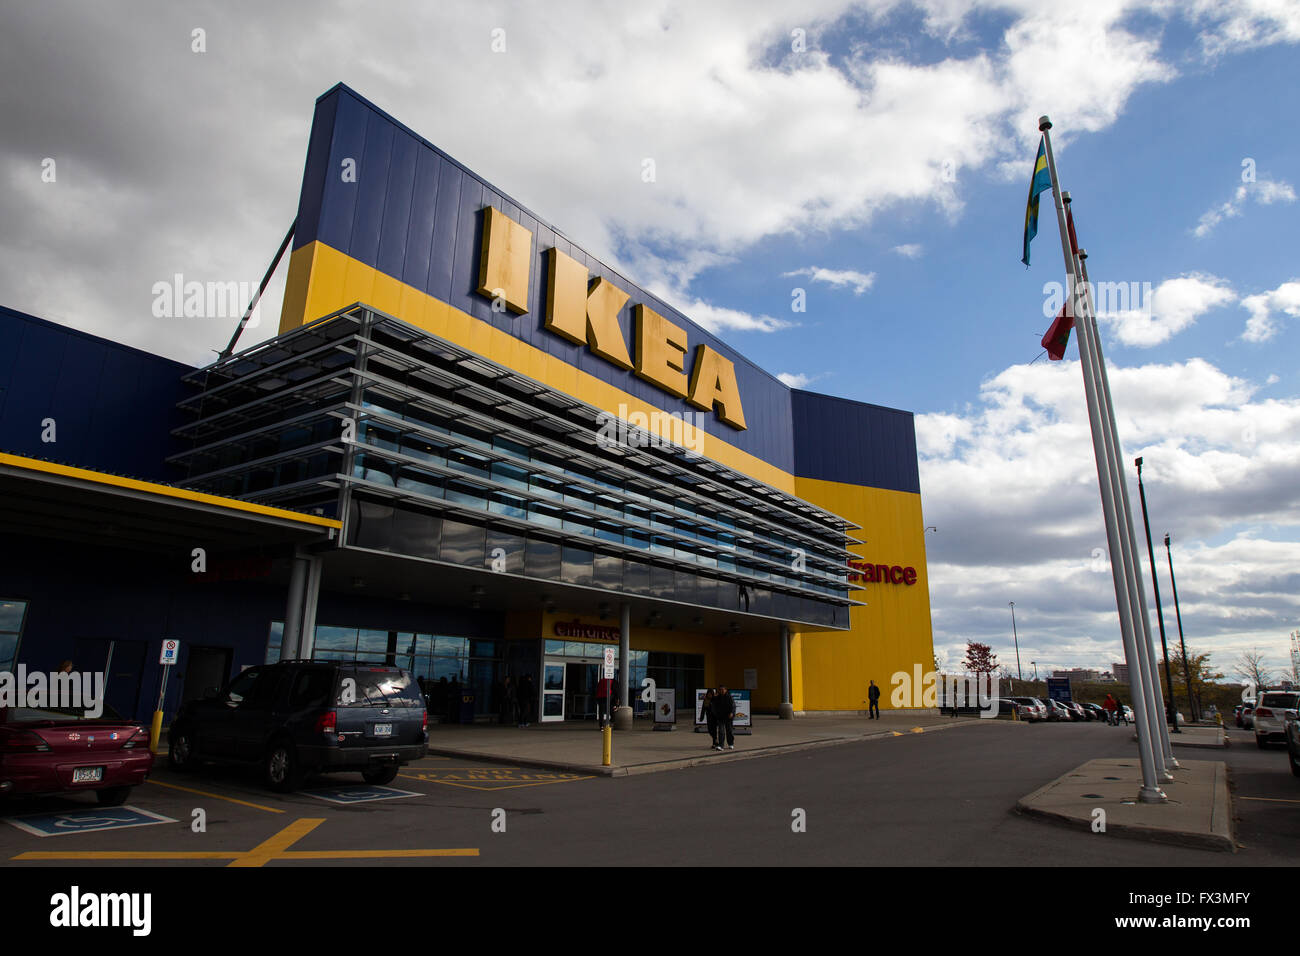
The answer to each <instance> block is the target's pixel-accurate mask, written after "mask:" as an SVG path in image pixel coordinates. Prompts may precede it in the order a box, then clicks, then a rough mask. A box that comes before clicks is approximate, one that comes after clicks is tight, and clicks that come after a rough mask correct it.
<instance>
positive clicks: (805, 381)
mask: <svg viewBox="0 0 1300 956" xmlns="http://www.w3.org/2000/svg"><path fill="white" fill-rule="evenodd" d="M828 375H830V372H818V373H817V374H816V375H808V374H806V373H804V372H781V373H780V374H779V375H777V378H779V379H780V380H781V381H782V382H784V383H785V384H786V385H789V386H790V387H791V388H807V387H808V386H809V385H811V384H812V383H813V382H816V381H819V380H820V379H823V378H826V377H827V376H828Z"/></svg>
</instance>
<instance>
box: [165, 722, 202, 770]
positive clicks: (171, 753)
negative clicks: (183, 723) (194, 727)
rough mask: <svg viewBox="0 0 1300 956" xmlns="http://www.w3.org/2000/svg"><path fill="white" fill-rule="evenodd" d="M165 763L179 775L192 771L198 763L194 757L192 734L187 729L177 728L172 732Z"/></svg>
mask: <svg viewBox="0 0 1300 956" xmlns="http://www.w3.org/2000/svg"><path fill="white" fill-rule="evenodd" d="M167 762H168V763H169V764H171V768H172V769H173V770H176V771H179V772H181V773H184V772H185V771H187V770H193V769H194V766H195V764H197V763H198V760H197V758H196V757H195V756H194V732H193V731H191V730H190V729H189V728H188V727H178V728H177V729H176V730H174V731H172V736H171V744H170V745H169V746H168V748H167Z"/></svg>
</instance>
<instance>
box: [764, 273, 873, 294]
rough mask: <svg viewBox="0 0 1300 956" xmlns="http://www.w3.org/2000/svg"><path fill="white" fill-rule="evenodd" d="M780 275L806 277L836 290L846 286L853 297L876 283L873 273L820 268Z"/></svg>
mask: <svg viewBox="0 0 1300 956" xmlns="http://www.w3.org/2000/svg"><path fill="white" fill-rule="evenodd" d="M782 275H786V276H808V278H810V279H812V280H813V282H825V283H826V284H827V285H829V286H832V287H834V288H836V289H838V288H842V287H844V286H848V287H851V288H852V289H853V294H854V295H862V293H864V292H866V291H867V290H868V289H870V288H871V287H872V286H873V285H874V284H875V282H876V274H875V273H874V272H866V273H863V272H855V271H854V270H852V269H824V268H822V267H821V266H806V267H805V268H803V269H795V270H794V271H792V272H784V273H782Z"/></svg>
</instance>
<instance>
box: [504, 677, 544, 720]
mask: <svg viewBox="0 0 1300 956" xmlns="http://www.w3.org/2000/svg"><path fill="white" fill-rule="evenodd" d="M535 700H536V692H535V691H534V689H533V675H532V674H525V675H524V676H523V677H521V678H519V681H518V682H517V683H516V682H515V679H514V678H513V677H509V676H507V677H506V678H505V680H503V681H502V682H501V687H500V694H499V695H498V697H497V702H498V704H499V705H500V710H499V712H498V717H499V720H500V722H501V723H502V724H514V725H515V726H516V727H521V728H522V727H527V726H529V725H531V724H532V722H533V702H534V701H535Z"/></svg>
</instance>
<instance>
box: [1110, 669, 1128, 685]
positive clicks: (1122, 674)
mask: <svg viewBox="0 0 1300 956" xmlns="http://www.w3.org/2000/svg"><path fill="white" fill-rule="evenodd" d="M1110 672H1111V673H1112V674H1114V675H1115V680H1117V681H1119V682H1120V683H1121V684H1127V683H1128V665H1127V664H1111V665H1110Z"/></svg>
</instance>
